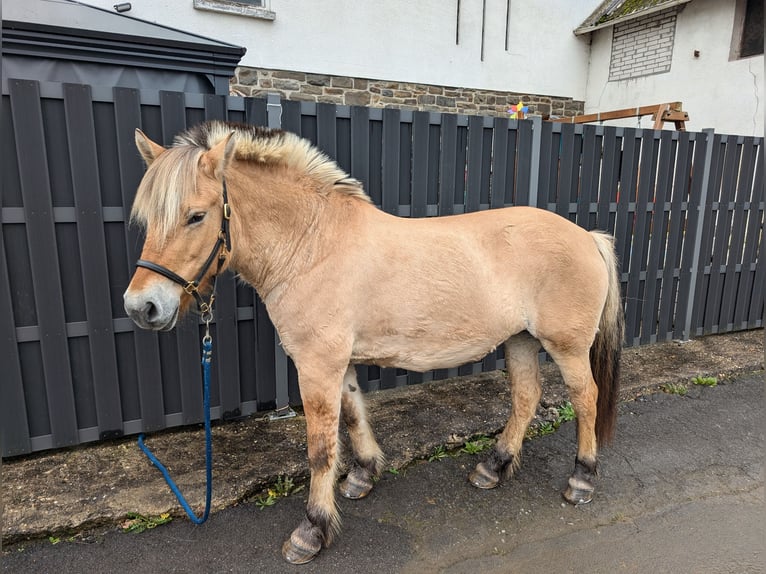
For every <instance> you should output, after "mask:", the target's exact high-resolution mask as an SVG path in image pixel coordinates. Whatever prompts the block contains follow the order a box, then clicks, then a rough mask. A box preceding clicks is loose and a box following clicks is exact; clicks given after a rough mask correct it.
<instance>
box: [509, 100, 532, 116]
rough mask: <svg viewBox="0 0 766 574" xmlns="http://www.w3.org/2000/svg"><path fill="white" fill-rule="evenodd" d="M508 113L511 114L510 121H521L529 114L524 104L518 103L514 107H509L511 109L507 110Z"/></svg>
mask: <svg viewBox="0 0 766 574" xmlns="http://www.w3.org/2000/svg"><path fill="white" fill-rule="evenodd" d="M508 113H509V114H511V119H512V120H523V119H524V116H526V115H527V114H528V113H529V107H528V106H525V105H524V103H523V102H521V101H520V102H519V103H518V104H516V105H515V106H511V109H510V110H508Z"/></svg>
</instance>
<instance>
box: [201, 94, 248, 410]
mask: <svg viewBox="0 0 766 574" xmlns="http://www.w3.org/2000/svg"><path fill="white" fill-rule="evenodd" d="M226 112H227V110H226V96H221V95H216V94H207V95H206V96H205V119H206V120H225V119H226V116H227V113H226ZM231 240H232V245H233V244H234V241H235V240H236V238H235V237H232V238H231ZM213 314H214V318H215V338H214V345H213V352H214V353H215V356H214V359H213V361H214V362H213V365H215V374H216V375H217V377H215V378H216V380H215V383H216V384H215V385H213V384H212V383H211V404H212V405H215V404H216V403H215V402H214V401H213V400H212V395H213V391H214V390H217V391H218V399H219V402H218V405H219V406H220V407H221V418H222V419H224V420H227V419H235V418H238V417H239V416H240V415H241V413H242V410H241V403H242V398H241V394H240V383H239V381H240V368H239V360H238V353H239V329H238V325H237V286H236V282H235V279H234V276H233V275H232V274H231V273H228V272H226V273H224V274H223V275H222V276H221V277H219V278H218V283H217V286H216V301H215V307H214V309H213Z"/></svg>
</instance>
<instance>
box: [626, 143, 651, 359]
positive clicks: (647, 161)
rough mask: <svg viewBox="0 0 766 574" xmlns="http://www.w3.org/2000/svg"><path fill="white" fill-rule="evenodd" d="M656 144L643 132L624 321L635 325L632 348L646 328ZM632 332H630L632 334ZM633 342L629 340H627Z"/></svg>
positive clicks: (638, 342)
mask: <svg viewBox="0 0 766 574" xmlns="http://www.w3.org/2000/svg"><path fill="white" fill-rule="evenodd" d="M656 157H657V143H656V140H655V139H654V133H653V132H651V131H649V130H642V134H641V160H640V168H639V176H638V177H639V180H638V194H637V195H636V211H635V214H634V218H635V224H634V227H633V244H632V252H631V257H630V269H629V271H628V291H627V305H626V309H625V317H626V318H625V322H626V324H628V325H630V324H632V325H633V326H634V330H633V333H634V341H633V345H639V344H640V341H641V340H642V339H641V337H642V336H643V331H644V330H645V326H643V325H641V311H642V308H643V306H644V305H646V304H647V301H646V300H645V295H646V282H645V280H644V281H642V280H641V272H642V271H644V272H646V269H647V267H646V255H647V253H648V251H649V249H648V243H649V225H650V221H649V218H648V216H647V211H646V210H647V204H648V203H649V198H650V195H651V192H652V188H653V185H654V178H655V174H656ZM630 332H631V331H628V333H630ZM628 342H630V339H628Z"/></svg>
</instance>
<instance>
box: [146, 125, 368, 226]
mask: <svg viewBox="0 0 766 574" xmlns="http://www.w3.org/2000/svg"><path fill="white" fill-rule="evenodd" d="M228 137H231V138H232V140H233V153H234V158H235V159H237V160H238V161H242V162H253V163H256V164H259V165H262V166H264V167H265V166H270V167H275V168H283V169H286V170H291V171H293V172H295V173H298V174H305V175H306V177H308V178H310V179H311V180H312V181H314V182H315V183H316V191H317V192H318V193H329V192H330V191H334V192H339V193H346V194H349V195H353V196H355V197H359V198H360V199H363V200H365V201H370V198H369V196H368V195H367V194H366V193H365V192H364V189H363V188H362V184H361V183H360V182H359V181H357V180H356V179H354V178H352V177H350V176H349V175H348V174H347V173H346V172H345V171H343V170H342V169H341V168H340V167H339V166H338V164H337V163H336V162H335V161H333V160H332V159H330V158H329V157H327V156H326V155H325V154H324V153H322V152H321V151H320V150H319V149H317V148H316V147H314V146H313V145H312V144H311V143H310V142H309V141H308V140H306V139H303V138H301V137H299V136H297V135H295V134H293V133H291V132H285V131H282V130H276V129H269V128H263V127H259V126H254V125H249V124H240V123H230V122H222V121H211V122H205V123H202V124H198V125H197V126H195V127H193V128H191V129H189V130H187V131H185V132H183V133H181V134H178V135H176V136H175V138H174V142H173V145H172V146H171V147H170V148H169V149H168V152H169V153H170V154H172V157H173V161H172V162H171V161H168V162H164V163H163V164H162V167H161V168H159V169H156V170H154V171H150V172H148V173H147V175H146V177H145V178H144V179H143V180H142V182H141V184H140V185H139V188H138V191H137V192H136V198H135V201H134V203H133V209H132V212H131V221H132V222H133V223H135V224H138V225H141V226H142V227H147V226H149V225H152V226H156V227H157V229H158V233H159V235H160V236H161V237H167V235H168V233H170V231H172V230H173V229H174V228H175V227H176V226H177V225H178V218H179V216H180V213H179V208H180V205H181V204H182V203H183V201H184V199H185V198H187V197H188V196H189V195H191V194H193V193H194V189H195V185H194V181H195V179H196V176H197V165H198V161H199V157H200V156H201V155H202V154H203V153H204V152H206V151H210V150H211V149H213V148H214V147H215V146H216V145H218V144H220V143H221V142H222V141H224V140H225V139H227V138H228Z"/></svg>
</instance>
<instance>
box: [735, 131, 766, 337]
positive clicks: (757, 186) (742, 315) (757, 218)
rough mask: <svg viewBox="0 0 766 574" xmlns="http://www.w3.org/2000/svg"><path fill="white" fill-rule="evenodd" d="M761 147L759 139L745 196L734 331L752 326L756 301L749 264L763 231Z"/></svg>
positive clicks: (753, 273)
mask: <svg viewBox="0 0 766 574" xmlns="http://www.w3.org/2000/svg"><path fill="white" fill-rule="evenodd" d="M754 145H755V143H754ZM763 147H764V146H763V140H762V139H761V140H760V145H758V146H757V150H756V153H757V158H756V160H755V175H754V177H753V185H752V188H751V189H750V190H748V194H747V201H749V208H748V210H747V221H746V227H747V230H746V232H745V236H744V242H745V247H744V250H743V254H742V272H741V276H740V281H739V290H738V292H737V298H736V302H735V310H734V320H733V323H734V327H733V328H734V329H745V328H748V327H752V326H754V325H751V324H749V322H748V311H749V309H750V305H751V302H753V301H757V300H756V299H754V298H753V297H752V289H753V281H754V277H755V269H751V262H753V261H755V260H756V257H757V254H758V240H759V234H760V231H761V230H762V229H763V218H762V217H761V215H762V214H763V211H762V210H761V209H760V208H759V205H760V204H762V203H763V200H764V199H765V196H766V194H765V193H764V181H763V162H764V158H763V155H764V154H763ZM761 300H762V299H761Z"/></svg>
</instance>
